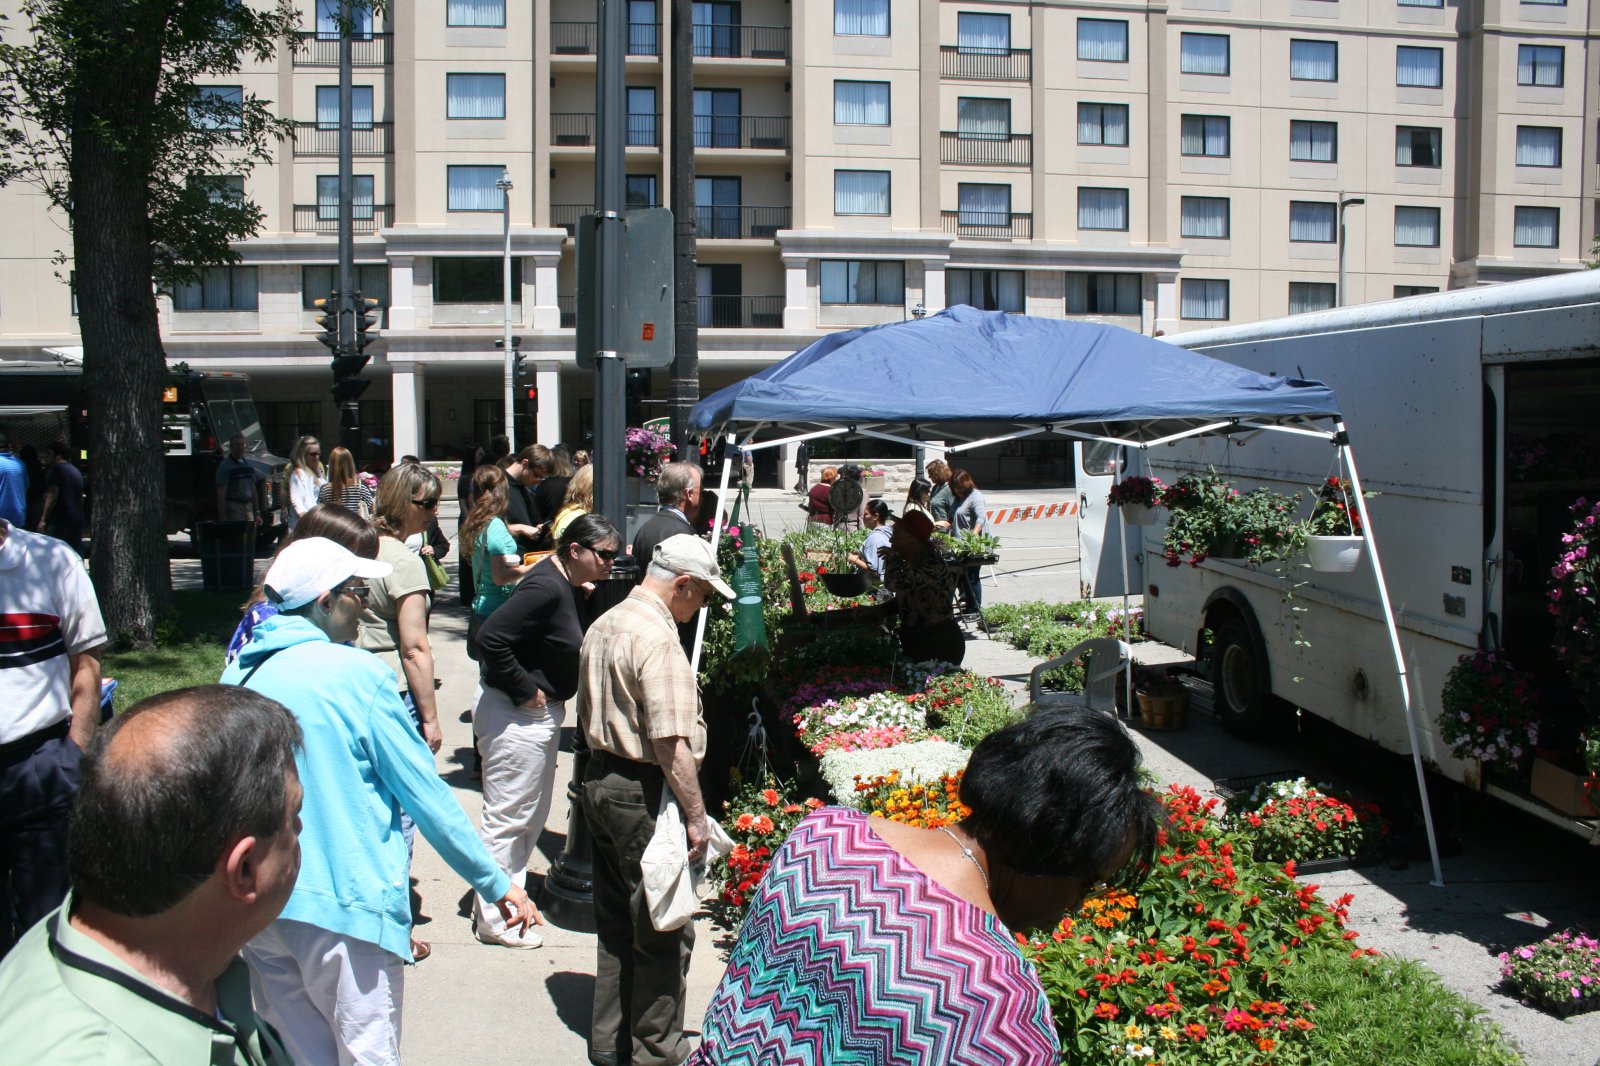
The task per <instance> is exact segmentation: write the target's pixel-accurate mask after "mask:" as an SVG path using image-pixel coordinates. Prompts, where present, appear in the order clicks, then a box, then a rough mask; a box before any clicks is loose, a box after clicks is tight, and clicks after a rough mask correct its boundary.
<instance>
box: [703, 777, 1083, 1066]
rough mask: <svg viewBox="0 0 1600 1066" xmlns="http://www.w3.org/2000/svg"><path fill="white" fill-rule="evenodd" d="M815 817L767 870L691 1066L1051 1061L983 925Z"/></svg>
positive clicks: (1052, 1036)
mask: <svg viewBox="0 0 1600 1066" xmlns="http://www.w3.org/2000/svg"><path fill="white" fill-rule="evenodd" d="M868 822H869V819H868V816H867V815H864V814H862V813H860V812H859V811H853V810H848V809H845V808H840V807H827V808H824V809H822V810H820V811H817V812H816V813H815V814H813V815H811V816H810V817H808V818H807V819H806V820H805V821H803V822H801V823H800V825H799V827H798V828H796V829H795V831H794V832H793V833H792V834H790V836H789V839H788V840H787V841H786V842H785V843H784V845H783V847H782V848H780V849H779V850H778V853H777V855H775V856H774V857H773V860H772V865H771V866H769V867H768V868H767V872H766V875H765V876H764V877H763V878H762V880H761V884H760V885H759V886H758V887H757V889H756V893H755V896H754V898H753V900H752V902H751V905H750V912H749V916H748V917H747V918H746V920H745V924H744V928H743V930H741V931H740V933H739V939H738V942H737V943H736V944H735V945H734V949H733V956H732V959H731V960H730V962H729V965H728V972H727V973H726V974H725V975H724V976H723V978H722V983H721V984H720V985H718V986H717V991H716V994H715V995H714V996H712V998H711V1005H710V1007H708V1008H707V1010H706V1016H705V1022H704V1025H703V1026H702V1030H703V1034H704V1035H703V1038H702V1041H701V1044H700V1047H699V1048H698V1049H697V1050H696V1051H695V1053H694V1054H693V1055H691V1056H690V1057H689V1063H690V1064H693V1066H736V1064H738V1066H743V1064H750V1066H756V1064H759V1066H791V1064H792V1066H888V1064H890V1063H896V1064H900V1063H904V1064H906V1066H935V1064H944V1063H950V1064H957V1063H959V1064H960V1066H990V1064H993V1066H1001V1064H1004V1066H1020V1064H1023V1063H1028V1064H1040V1066H1043V1064H1047V1063H1049V1064H1053V1063H1057V1062H1059V1061H1060V1058H1061V1048H1060V1044H1059V1042H1058V1041H1057V1038H1056V1031H1055V1027H1054V1025H1053V1024H1052V1022H1051V1019H1050V1008H1049V1004H1048V1003H1047V1002H1046V1000H1045V994H1044V989H1043V988H1042V987H1040V985H1039V979H1038V977H1037V975H1036V974H1035V973H1034V970H1033V966H1032V964H1031V963H1029V962H1028V961H1027V960H1026V959H1024V958H1023V956H1022V953H1021V951H1020V950H1018V948H1017V945H1016V943H1015V941H1013V939H1012V937H1011V934H1010V933H1009V932H1007V931H1006V928H1005V926H1004V925H1002V924H1001V923H1000V920H999V919H998V918H996V917H995V916H994V915H992V914H989V913H988V912H987V911H984V910H982V909H981V908H979V907H975V906H973V905H972V904H971V903H968V902H967V901H966V900H964V899H961V898H960V897H959V896H956V895H954V894H953V893H951V892H950V891H948V890H947V889H945V888H944V887H943V886H942V885H939V884H938V883H937V882H935V881H933V880H932V879H930V878H929V877H928V876H927V875H925V874H923V873H922V872H921V871H920V870H918V869H917V868H916V867H915V866H913V865H911V863H909V862H908V861H906V859H905V858H904V857H902V856H901V855H900V853H899V852H897V851H895V850H894V849H893V848H891V847H890V846H889V845H888V844H886V843H884V841H883V839H882V838H881V837H879V836H878V834H877V833H875V832H873V830H872V828H871V826H870V825H869V824H868Z"/></svg>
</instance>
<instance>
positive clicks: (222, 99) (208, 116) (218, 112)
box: [189, 85, 244, 130]
mask: <svg viewBox="0 0 1600 1066" xmlns="http://www.w3.org/2000/svg"><path fill="white" fill-rule="evenodd" d="M194 91H195V99H194V102H193V103H191V104H190V105H189V125H190V126H192V127H194V128H195V129H197V130H236V129H238V128H239V124H240V122H241V118H240V114H241V112H242V111H243V109H244V86H242V85H196V86H195V87H194Z"/></svg>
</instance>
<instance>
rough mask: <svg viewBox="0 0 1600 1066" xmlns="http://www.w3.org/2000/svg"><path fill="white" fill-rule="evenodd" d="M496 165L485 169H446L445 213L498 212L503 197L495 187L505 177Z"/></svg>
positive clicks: (501, 205)
mask: <svg viewBox="0 0 1600 1066" xmlns="http://www.w3.org/2000/svg"><path fill="white" fill-rule="evenodd" d="M505 172H506V168H505V167H502V166H500V165H498V164H496V165H494V166H485V167H446V168H445V174H446V179H445V180H446V184H447V185H448V186H449V192H448V202H447V204H446V207H445V210H447V211H500V210H503V209H504V208H505V195H504V194H503V193H501V191H500V190H499V189H497V188H495V185H496V184H497V183H498V182H499V181H500V179H501V178H502V177H503V176H504V175H505Z"/></svg>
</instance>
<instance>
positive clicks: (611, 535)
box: [559, 513, 622, 559]
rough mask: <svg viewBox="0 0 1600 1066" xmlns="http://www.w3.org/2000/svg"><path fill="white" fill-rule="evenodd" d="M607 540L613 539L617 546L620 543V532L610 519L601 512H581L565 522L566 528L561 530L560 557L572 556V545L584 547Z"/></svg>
mask: <svg viewBox="0 0 1600 1066" xmlns="http://www.w3.org/2000/svg"><path fill="white" fill-rule="evenodd" d="M608 540H615V541H616V542H617V544H618V546H621V544H622V534H621V533H618V532H617V527H616V526H614V525H612V524H611V519H609V518H607V517H606V516H605V515H603V514H594V513H590V514H581V515H579V516H578V517H577V518H574V519H573V520H572V521H571V522H568V523H567V528H566V529H563V530H562V531H561V546H560V548H559V551H560V554H561V558H563V559H570V558H571V557H572V546H573V545H574V544H582V545H583V546H584V547H585V548H587V547H590V546H592V545H595V544H601V543H604V542H605V541H608Z"/></svg>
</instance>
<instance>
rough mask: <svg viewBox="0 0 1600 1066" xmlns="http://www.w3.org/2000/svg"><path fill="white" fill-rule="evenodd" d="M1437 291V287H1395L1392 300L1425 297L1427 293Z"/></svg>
mask: <svg viewBox="0 0 1600 1066" xmlns="http://www.w3.org/2000/svg"><path fill="white" fill-rule="evenodd" d="M1438 291H1439V286H1437V285H1396V286H1395V287H1394V298H1395V299H1396V300H1403V299H1405V298H1406V297H1407V296H1427V295H1428V294H1429V293H1435V292H1438Z"/></svg>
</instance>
